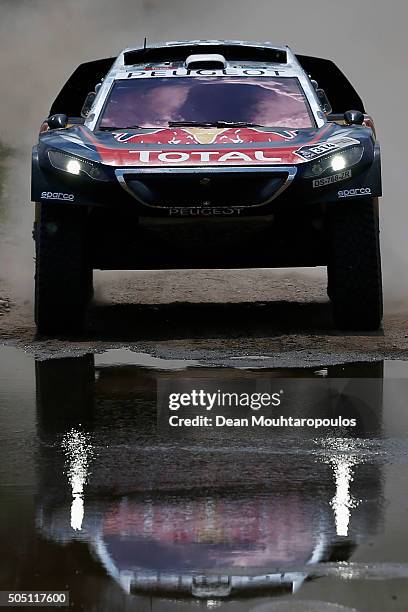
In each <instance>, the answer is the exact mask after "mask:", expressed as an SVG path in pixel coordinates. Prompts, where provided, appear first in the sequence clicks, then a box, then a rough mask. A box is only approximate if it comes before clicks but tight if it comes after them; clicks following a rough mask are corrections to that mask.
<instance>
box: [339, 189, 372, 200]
mask: <svg viewBox="0 0 408 612" xmlns="http://www.w3.org/2000/svg"><path fill="white" fill-rule="evenodd" d="M337 195H338V196H339V198H355V197H356V196H369V195H371V188H370V187H360V188H358V189H344V190H343V191H338V192H337Z"/></svg>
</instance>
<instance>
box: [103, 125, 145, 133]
mask: <svg viewBox="0 0 408 612" xmlns="http://www.w3.org/2000/svg"><path fill="white" fill-rule="evenodd" d="M138 128H140V125H127V126H126V127H123V126H117V125H101V126H99V129H100V130H101V131H106V132H113V131H115V130H137V129H138Z"/></svg>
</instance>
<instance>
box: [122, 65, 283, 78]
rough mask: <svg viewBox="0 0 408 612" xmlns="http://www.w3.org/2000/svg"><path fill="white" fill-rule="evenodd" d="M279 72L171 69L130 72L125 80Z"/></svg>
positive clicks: (275, 71) (228, 69) (264, 70)
mask: <svg viewBox="0 0 408 612" xmlns="http://www.w3.org/2000/svg"><path fill="white" fill-rule="evenodd" d="M279 75H280V71H279V70H276V69H272V68H232V67H228V68H224V69H222V70H221V69H219V70H218V69H215V70H213V69H208V68H199V69H196V70H194V69H191V70H190V69H188V68H173V69H161V68H155V69H153V70H146V68H144V69H143V70H132V71H130V72H128V73H127V74H126V77H124V78H126V79H139V78H144V79H145V78H153V77H186V76H191V77H194V76H248V77H251V76H252V77H254V76H256V77H262V76H269V77H270V76H279Z"/></svg>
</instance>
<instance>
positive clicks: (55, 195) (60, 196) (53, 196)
mask: <svg viewBox="0 0 408 612" xmlns="http://www.w3.org/2000/svg"><path fill="white" fill-rule="evenodd" d="M41 199H42V200H65V201H68V202H73V201H74V194H73V193H61V192H59V191H43V192H42V193H41Z"/></svg>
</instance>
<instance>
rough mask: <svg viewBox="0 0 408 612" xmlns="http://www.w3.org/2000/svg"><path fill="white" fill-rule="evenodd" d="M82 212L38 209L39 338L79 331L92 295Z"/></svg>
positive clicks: (65, 208)
mask: <svg viewBox="0 0 408 612" xmlns="http://www.w3.org/2000/svg"><path fill="white" fill-rule="evenodd" d="M86 214H87V213H86V210H83V209H81V208H74V207H72V206H70V205H66V204H55V203H47V204H41V205H40V214H39V218H38V219H37V221H36V228H35V242H36V265H35V322H36V325H37V331H38V332H39V333H40V334H44V335H52V334H56V333H62V334H64V333H75V332H78V331H80V330H81V328H82V326H83V322H84V317H85V312H86V306H87V303H88V301H89V299H90V297H91V293H92V270H91V269H90V267H89V265H88V263H87V257H86V249H85V227H86Z"/></svg>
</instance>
